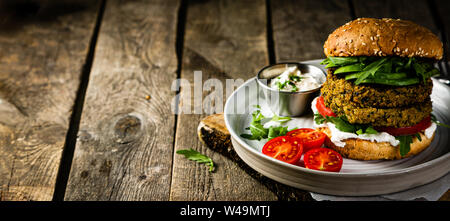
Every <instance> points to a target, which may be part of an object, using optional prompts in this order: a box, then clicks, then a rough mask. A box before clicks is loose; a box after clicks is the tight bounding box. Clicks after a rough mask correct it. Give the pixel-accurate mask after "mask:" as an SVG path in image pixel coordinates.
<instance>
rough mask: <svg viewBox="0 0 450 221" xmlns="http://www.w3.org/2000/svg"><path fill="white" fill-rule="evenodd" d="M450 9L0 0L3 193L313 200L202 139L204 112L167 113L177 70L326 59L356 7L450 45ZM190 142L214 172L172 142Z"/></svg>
mask: <svg viewBox="0 0 450 221" xmlns="http://www.w3.org/2000/svg"><path fill="white" fill-rule="evenodd" d="M449 11H450V4H449V3H448V2H447V1H445V0H431V1H425V0H423V1H406V0H396V1H388V0H384V1H380V0H376V1H375V0H371V1H369V0H348V1H342V0H304V1H293V0H292V1H288V0H280V1H275V0H251V1H250V0H244V1H242V0H241V1H227V0H209V1H207V0H197V1H194V0H148V1H144V0H128V1H126V0H122V1H121V0H64V1H53V0H18V1H1V3H0V200H26V201H28V200H311V197H310V196H309V194H308V193H307V192H305V191H303V190H298V189H294V188H290V187H287V186H284V185H282V184H279V183H276V182H274V181H271V180H269V179H267V178H264V177H261V176H260V175H258V174H257V173H255V172H254V171H253V172H252V170H251V169H250V168H248V167H246V166H245V165H243V164H241V163H237V162H236V161H235V160H232V159H230V157H228V156H226V155H223V154H220V153H218V152H216V151H214V150H211V149H210V148H207V147H206V146H205V145H204V144H202V143H201V142H200V140H199V139H198V137H197V126H198V123H199V122H200V120H201V119H202V118H203V117H205V116H206V115H207V114H180V115H176V114H174V113H173V112H172V108H171V105H172V102H173V101H174V97H175V96H176V95H178V96H180V97H183V96H185V95H186V94H189V93H190V92H192V93H191V94H194V92H193V91H188V90H191V89H190V88H191V87H184V86H183V85H181V89H180V90H179V91H175V90H173V89H172V86H173V85H172V84H173V82H174V81H175V80H176V79H179V78H183V79H187V80H189V82H193V79H194V71H196V70H200V71H202V73H203V81H206V80H208V79H210V78H215V79H219V80H221V81H225V79H238V78H241V79H244V80H246V79H249V78H251V77H253V76H254V75H255V73H256V71H257V70H258V69H260V68H261V67H263V66H265V65H268V64H271V63H276V62H281V61H302V60H309V59H318V58H323V57H324V55H323V48H322V45H323V42H324V41H325V40H326V38H327V36H328V34H329V33H330V32H332V31H333V30H334V29H335V28H337V27H339V26H340V25H342V24H344V23H346V22H348V21H350V20H352V19H355V18H357V17H377V18H382V17H391V18H401V19H408V20H412V21H414V22H417V23H419V24H421V25H423V26H426V27H428V28H429V29H430V30H432V31H433V32H434V33H436V34H437V35H438V36H439V37H440V38H441V40H442V41H443V43H444V47H445V50H446V55H448V53H449V51H450V50H449V49H450V48H449V43H448V42H449V31H450V16H449V15H448V12H449ZM447 58H448V56H446V57H445V60H447ZM442 68H443V70H444V69H445V65H444V66H442ZM207 95H208V93H203V94H202V96H203V97H205V96H207ZM184 105H188V106H189V105H191V107H192V108H195V107H198V105H201V104H198V103H196V102H194V101H193V100H192V102H191V104H188V103H180V104H179V105H178V108H179V109H180V108H183V106H184ZM188 148H193V149H196V150H198V151H200V152H202V153H204V154H206V155H208V156H210V157H211V158H212V159H213V160H214V162H216V164H217V165H218V166H217V169H216V171H215V172H214V173H209V172H208V170H207V169H205V166H204V165H200V164H196V163H193V162H191V161H188V160H185V159H184V157H183V156H180V155H177V154H175V151H177V150H179V149H188ZM442 199H444V200H445V199H448V196H444V197H443V198H442Z"/></svg>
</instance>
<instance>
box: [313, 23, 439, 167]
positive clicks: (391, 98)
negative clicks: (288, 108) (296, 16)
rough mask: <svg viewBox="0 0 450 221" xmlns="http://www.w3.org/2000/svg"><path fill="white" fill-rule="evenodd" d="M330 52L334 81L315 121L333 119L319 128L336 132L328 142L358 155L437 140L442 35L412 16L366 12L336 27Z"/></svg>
mask: <svg viewBox="0 0 450 221" xmlns="http://www.w3.org/2000/svg"><path fill="white" fill-rule="evenodd" d="M324 53H325V55H326V56H327V58H326V59H325V60H324V61H323V62H322V64H326V68H327V80H326V82H325V83H324V85H323V87H322V89H321V92H322V94H321V96H322V98H323V99H317V102H316V109H317V110H318V112H319V114H318V115H319V116H317V114H316V115H315V116H316V117H317V119H316V118H315V120H316V123H317V122H319V123H321V124H322V125H325V126H321V127H320V128H319V130H321V131H323V132H324V133H326V134H327V136H328V137H329V139H328V140H326V141H325V145H326V146H327V147H330V148H332V149H334V150H336V151H337V152H339V153H340V154H342V155H343V156H345V157H348V158H351V159H360V160H380V159H401V158H405V157H409V156H412V155H415V154H418V153H420V152H421V151H423V150H424V149H425V148H427V147H428V146H429V145H430V143H431V141H432V140H433V138H434V134H435V128H436V125H434V126H433V124H432V123H431V118H432V116H431V112H432V102H431V99H430V95H431V92H432V88H433V82H432V80H431V77H432V76H435V75H439V74H440V73H439V70H438V69H436V68H435V67H434V65H433V63H434V62H436V61H438V60H440V59H442V56H443V47H442V42H441V41H440V40H439V38H438V37H437V36H436V35H434V34H433V33H432V32H431V31H430V30H429V29H427V28H425V27H423V26H420V25H418V24H415V23H413V22H411V21H405V20H400V19H386V18H383V19H375V18H359V19H356V20H353V21H350V22H348V23H347V24H345V25H343V26H341V27H339V28H337V29H336V30H335V31H333V32H332V33H331V34H330V35H329V36H328V39H327V40H326V41H325V44H324ZM319 101H320V102H319ZM323 122H325V123H327V124H323ZM333 134H336V135H333Z"/></svg>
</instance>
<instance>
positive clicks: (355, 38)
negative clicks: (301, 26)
mask: <svg viewBox="0 0 450 221" xmlns="http://www.w3.org/2000/svg"><path fill="white" fill-rule="evenodd" d="M323 47H324V53H325V55H326V56H327V57H328V56H336V57H350V56H400V57H422V58H431V59H436V60H440V59H442V55H443V46H442V42H441V41H440V40H439V38H438V37H437V36H436V35H435V34H433V33H432V32H431V31H430V30H429V29H427V28H425V27H423V26H420V25H418V24H415V23H413V22H411V21H406V20H400V19H390V18H383V19H375V18H358V19H356V20H353V21H351V22H348V23H347V24H345V25H343V26H341V27H339V28H338V29H336V30H335V31H334V32H333V33H331V34H330V35H329V36H328V39H327V40H326V41H325V44H324V46H323Z"/></svg>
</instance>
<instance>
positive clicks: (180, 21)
mask: <svg viewBox="0 0 450 221" xmlns="http://www.w3.org/2000/svg"><path fill="white" fill-rule="evenodd" d="M186 13H187V0H181V1H180V8H179V9H178V15H177V30H176V33H177V36H176V39H175V52H176V54H177V70H176V73H177V82H176V84H177V86H176V88H179V89H180V81H178V79H180V78H181V68H182V61H183V47H184V33H185V27H186ZM180 93H181V90H178V92H177V93H176V94H175V114H174V124H173V142H172V148H173V155H172V167H171V170H170V182H169V199H170V194H171V191H170V190H171V189H172V178H173V168H174V164H173V162H174V161H175V154H176V152H175V145H176V140H177V139H176V137H177V125H178V114H177V113H178V111H179V104H180V99H179V98H180V97H179V96H180Z"/></svg>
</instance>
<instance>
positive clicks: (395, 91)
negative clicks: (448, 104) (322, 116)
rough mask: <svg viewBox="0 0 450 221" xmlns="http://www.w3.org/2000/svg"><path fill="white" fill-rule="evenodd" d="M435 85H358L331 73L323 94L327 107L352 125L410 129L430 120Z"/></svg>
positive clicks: (429, 83)
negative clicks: (431, 95)
mask: <svg viewBox="0 0 450 221" xmlns="http://www.w3.org/2000/svg"><path fill="white" fill-rule="evenodd" d="M432 87H433V83H432V81H431V79H429V80H427V82H426V83H425V84H423V83H420V84H416V85H411V86H402V87H393V86H383V85H372V84H365V85H355V84H354V83H353V82H351V81H346V80H345V79H343V78H340V77H337V76H335V75H333V74H332V73H330V72H329V73H328V76H327V80H326V82H325V84H324V85H323V87H322V89H321V92H322V96H323V97H324V101H325V105H326V106H327V107H329V108H330V109H331V110H333V112H334V113H336V114H337V115H338V116H343V115H344V116H346V117H347V120H348V121H349V123H352V124H371V125H373V126H390V127H408V126H413V125H415V124H417V123H419V122H420V121H421V120H422V119H424V118H425V117H428V116H430V114H431V111H432V103H431V99H430V94H431V90H432Z"/></svg>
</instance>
